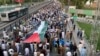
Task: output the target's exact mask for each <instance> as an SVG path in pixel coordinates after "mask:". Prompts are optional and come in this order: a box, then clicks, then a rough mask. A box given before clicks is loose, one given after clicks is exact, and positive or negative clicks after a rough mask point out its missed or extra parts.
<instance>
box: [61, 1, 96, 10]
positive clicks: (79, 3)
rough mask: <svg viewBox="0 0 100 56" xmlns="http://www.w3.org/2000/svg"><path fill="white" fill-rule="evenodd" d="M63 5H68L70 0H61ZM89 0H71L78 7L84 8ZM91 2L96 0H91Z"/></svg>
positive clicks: (70, 2) (71, 3)
mask: <svg viewBox="0 0 100 56" xmlns="http://www.w3.org/2000/svg"><path fill="white" fill-rule="evenodd" d="M59 1H60V2H61V3H62V4H63V5H68V0H59ZM87 1H88V0H69V4H70V5H76V8H78V9H82V8H83V7H84V5H85V3H86V2H87ZM90 1H91V2H92V1H94V0H90Z"/></svg>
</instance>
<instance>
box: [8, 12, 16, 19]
mask: <svg viewBox="0 0 100 56" xmlns="http://www.w3.org/2000/svg"><path fill="white" fill-rule="evenodd" d="M8 16H9V18H12V17H17V16H18V12H17V11H15V12H11V13H9V14H8Z"/></svg>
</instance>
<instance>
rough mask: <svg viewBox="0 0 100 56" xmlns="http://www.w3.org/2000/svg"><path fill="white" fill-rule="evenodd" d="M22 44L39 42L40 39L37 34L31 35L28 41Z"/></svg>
mask: <svg viewBox="0 0 100 56" xmlns="http://www.w3.org/2000/svg"><path fill="white" fill-rule="evenodd" d="M23 42H24V43H32V42H37V43H39V42H40V37H39V34H38V33H33V34H32V35H31V36H30V37H29V38H28V39H26V40H24V41H23Z"/></svg>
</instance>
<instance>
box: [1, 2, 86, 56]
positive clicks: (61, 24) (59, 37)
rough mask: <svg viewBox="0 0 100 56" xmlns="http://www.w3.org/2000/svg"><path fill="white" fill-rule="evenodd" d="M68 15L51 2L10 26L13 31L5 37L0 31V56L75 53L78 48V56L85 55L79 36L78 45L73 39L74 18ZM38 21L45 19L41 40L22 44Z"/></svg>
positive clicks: (64, 55)
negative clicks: (71, 26) (69, 17)
mask: <svg viewBox="0 0 100 56" xmlns="http://www.w3.org/2000/svg"><path fill="white" fill-rule="evenodd" d="M67 18H68V16H67V15H66V14H64V13H63V12H62V9H61V6H60V5H59V3H52V4H50V5H48V6H46V7H44V8H42V9H40V10H39V11H38V12H37V13H35V14H32V16H31V17H30V19H28V20H26V21H25V22H24V23H22V24H20V25H18V26H15V27H13V34H12V35H11V36H9V35H8V34H7V33H6V31H3V38H2V39H0V56H51V55H53V53H54V54H57V55H58V56H77V55H78V54H77V49H79V52H81V53H80V56H86V55H85V54H86V53H85V52H86V50H85V49H86V47H84V41H83V39H82V38H81V37H82V36H81V33H80V32H78V33H77V35H78V36H79V37H80V38H81V40H80V43H79V45H78V46H76V44H75V43H74V42H73V31H74V30H75V25H74V20H73V19H70V20H69V19H67ZM41 21H47V22H48V29H47V31H46V33H45V36H44V41H41V42H40V43H36V42H33V43H23V40H25V39H27V38H28V37H29V36H30V35H31V34H32V33H33V32H34V30H36V29H37V28H38V26H39V25H40V23H41ZM69 22H72V24H73V28H72V30H69V31H67V29H66V28H67V25H68V23H69Z"/></svg>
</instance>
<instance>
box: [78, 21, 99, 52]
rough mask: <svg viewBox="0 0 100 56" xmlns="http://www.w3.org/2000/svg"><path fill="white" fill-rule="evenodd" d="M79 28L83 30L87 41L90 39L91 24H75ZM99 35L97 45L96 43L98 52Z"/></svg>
mask: <svg viewBox="0 0 100 56" xmlns="http://www.w3.org/2000/svg"><path fill="white" fill-rule="evenodd" d="M77 23H78V25H79V27H80V28H81V29H84V30H85V34H86V36H87V39H88V40H89V39H90V34H91V29H92V25H91V24H87V23H82V22H77ZM99 40H100V35H99V38H98V43H97V48H96V49H97V50H99V51H100V41H99Z"/></svg>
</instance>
